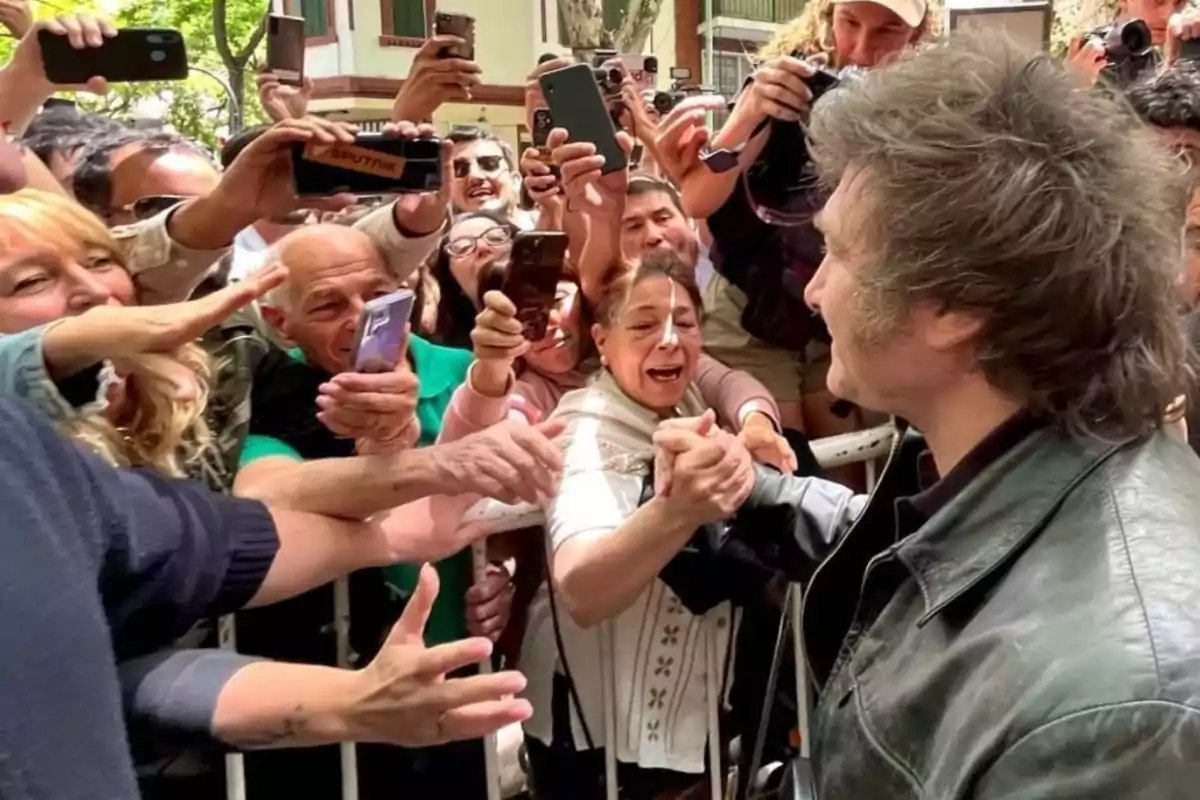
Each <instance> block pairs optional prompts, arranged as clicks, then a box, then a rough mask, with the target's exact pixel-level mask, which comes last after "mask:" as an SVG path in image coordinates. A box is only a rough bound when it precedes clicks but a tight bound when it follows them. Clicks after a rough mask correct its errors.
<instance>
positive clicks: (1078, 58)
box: [1067, 36, 1108, 84]
mask: <svg viewBox="0 0 1200 800" xmlns="http://www.w3.org/2000/svg"><path fill="white" fill-rule="evenodd" d="M1107 64H1108V56H1107V55H1106V54H1105V52H1104V45H1102V44H1100V43H1099V42H1096V41H1095V40H1093V39H1090V38H1089V37H1086V36H1076V37H1075V38H1074V39H1072V40H1071V44H1070V45H1069V46H1068V47H1067V66H1068V67H1069V68H1070V69H1071V70H1072V71H1074V72H1075V73H1076V74H1078V75H1079V76H1080V77H1082V78H1084V79H1085V80H1086V81H1087V82H1088V83H1089V84H1092V83H1095V82H1096V81H1097V80H1099V79H1100V73H1101V71H1103V69H1104V67H1105V66H1107Z"/></svg>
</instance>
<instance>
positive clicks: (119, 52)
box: [37, 23, 188, 86]
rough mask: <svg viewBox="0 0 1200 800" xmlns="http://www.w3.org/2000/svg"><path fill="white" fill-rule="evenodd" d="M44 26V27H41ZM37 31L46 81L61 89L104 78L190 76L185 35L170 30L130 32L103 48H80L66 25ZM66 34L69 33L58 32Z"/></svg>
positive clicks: (118, 80) (114, 80)
mask: <svg viewBox="0 0 1200 800" xmlns="http://www.w3.org/2000/svg"><path fill="white" fill-rule="evenodd" d="M39 24H43V23H39ZM44 24H45V25H46V27H43V28H41V29H40V30H38V32H37V37H38V46H39V48H40V49H41V51H42V69H43V71H44V72H45V74H46V79H47V80H49V81H50V82H51V83H53V84H57V85H60V86H72V85H80V84H86V83H88V82H89V79H93V78H104V79H105V80H107V81H108V82H109V83H133V82H136V81H179V80H183V79H185V78H186V77H187V76H188V60H187V46H186V45H185V44H184V41H183V34H181V33H180V32H179V31H176V30H170V29H168V28H124V29H122V30H119V31H116V32H115V33H114V35H112V36H109V35H107V34H106V35H105V37H104V38H103V40H102V41H101V42H100V44H99V45H98V46H91V45H90V44H89V43H87V42H85V46H83V47H79V48H77V47H76V45H75V44H73V43H72V37H70V36H68V35H67V34H66V33H65V29H62V26H61V25H58V27H57V28H55V27H53V26H51V25H50V24H49V23H44ZM59 30H63V31H64V32H61V33H60V32H58V31H59Z"/></svg>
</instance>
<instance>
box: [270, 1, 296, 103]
mask: <svg viewBox="0 0 1200 800" xmlns="http://www.w3.org/2000/svg"><path fill="white" fill-rule="evenodd" d="M267 67H268V68H269V69H270V70H271V72H273V73H275V77H277V78H279V82H280V83H282V84H285V85H288V86H300V85H301V84H302V83H303V82H304V18H303V17H285V16H283V15H281V14H271V15H270V16H268V17H267Z"/></svg>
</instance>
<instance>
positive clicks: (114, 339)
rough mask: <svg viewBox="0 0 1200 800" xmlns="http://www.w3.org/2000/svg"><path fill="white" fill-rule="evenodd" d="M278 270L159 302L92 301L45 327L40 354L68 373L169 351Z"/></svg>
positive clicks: (256, 292) (255, 292) (276, 279)
mask: <svg viewBox="0 0 1200 800" xmlns="http://www.w3.org/2000/svg"><path fill="white" fill-rule="evenodd" d="M286 277H287V273H286V272H285V271H284V270H282V269H272V270H267V271H264V272H263V273H262V274H260V275H256V276H254V277H252V278H250V279H248V280H245V281H241V282H239V283H236V284H233V285H231V286H228V287H226V288H224V289H221V290H220V291H217V292H214V293H212V294H210V295H208V296H206V297H203V298H201V299H199V300H190V301H188V302H186V303H175V304H171V305H160V306H115V305H114V306H97V307H95V308H92V309H89V310H87V311H85V312H84V313H82V314H80V315H79V316H77V317H66V318H64V319H62V320H60V321H58V322H57V323H55V324H54V325H52V326H50V327H49V328H47V330H46V335H45V338H44V339H43V342H42V349H43V353H44V355H43V358H44V359H45V361H46V364H47V366H48V367H49V368H50V370H51V372H53V373H57V374H60V375H64V376H65V375H73V374H75V373H76V372H78V371H79V370H81V369H85V368H87V367H89V366H91V365H93V364H98V363H100V362H101V361H104V360H106V359H107V360H112V361H120V360H122V359H129V358H133V357H135V356H144V355H146V354H148V353H172V352H174V351H175V350H178V349H179V348H180V347H182V346H183V345H185V344H188V343H189V342H192V341H194V340H195V339H197V338H198V337H199V336H200V335H201V334H203V333H204V332H205V331H207V330H208V329H209V328H211V327H213V326H214V325H217V324H218V323H220V322H221V321H222V320H224V319H225V318H226V317H228V316H229V315H230V314H232V313H233V312H235V311H237V310H238V309H239V308H242V307H243V306H245V305H247V304H249V303H250V302H252V301H253V300H256V299H257V298H259V297H261V296H262V295H263V294H265V293H266V292H268V291H270V290H271V289H273V288H275V287H276V286H278V285H280V284H281V283H283V281H284V279H285V278H286Z"/></svg>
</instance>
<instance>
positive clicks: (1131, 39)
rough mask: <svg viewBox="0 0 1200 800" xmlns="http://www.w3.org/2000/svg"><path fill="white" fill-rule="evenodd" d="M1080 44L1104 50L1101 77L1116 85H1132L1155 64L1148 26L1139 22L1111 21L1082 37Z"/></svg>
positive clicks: (1155, 59) (1136, 20) (1137, 20)
mask: <svg viewBox="0 0 1200 800" xmlns="http://www.w3.org/2000/svg"><path fill="white" fill-rule="evenodd" d="M1083 43H1084V45H1085V46H1086V45H1088V44H1096V45H1099V46H1100V47H1103V48H1104V56H1105V58H1106V60H1107V61H1108V63H1107V65H1106V66H1105V67H1104V70H1103V71H1102V72H1101V75H1103V76H1105V77H1107V78H1108V79H1109V80H1110V81H1112V82H1114V83H1116V84H1117V85H1119V86H1125V85H1127V84H1130V83H1133V82H1134V81H1136V80H1137V79H1138V78H1140V77H1142V76H1143V75H1144V74H1145V73H1146V72H1147V71H1148V70H1150V69H1152V68H1153V67H1154V65H1155V64H1156V63H1157V61H1158V56H1157V54H1156V53H1155V52H1154V43H1153V40H1152V39H1151V37H1150V26H1148V25H1147V24H1146V23H1145V22H1143V21H1142V20H1140V19H1131V20H1126V21H1125V22H1114V23H1112V24H1111V25H1104V26H1102V27H1099V28H1096V29H1095V30H1093V31H1090V32H1089V33H1087V34H1086V35H1084V37H1083Z"/></svg>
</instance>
